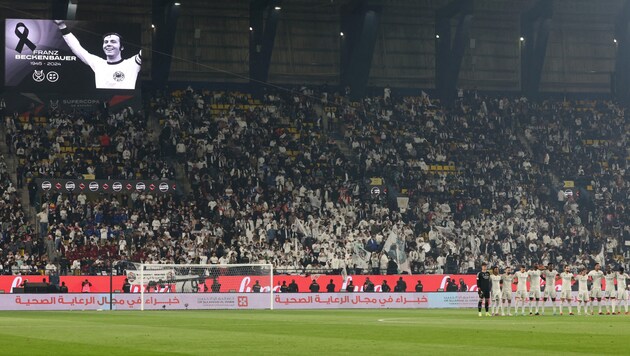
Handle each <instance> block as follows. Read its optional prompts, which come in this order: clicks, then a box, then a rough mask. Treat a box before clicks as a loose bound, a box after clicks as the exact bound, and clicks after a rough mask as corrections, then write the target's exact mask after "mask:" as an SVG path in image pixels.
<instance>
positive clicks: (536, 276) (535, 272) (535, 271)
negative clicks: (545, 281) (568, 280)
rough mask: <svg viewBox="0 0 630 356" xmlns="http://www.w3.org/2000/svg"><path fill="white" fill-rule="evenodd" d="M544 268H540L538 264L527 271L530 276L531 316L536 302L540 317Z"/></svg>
mask: <svg viewBox="0 0 630 356" xmlns="http://www.w3.org/2000/svg"><path fill="white" fill-rule="evenodd" d="M543 268H544V267H542V265H541V266H538V265H537V264H535V263H534V264H533V265H532V268H531V269H530V270H529V271H527V274H528V275H529V315H533V314H532V307H533V305H532V304H533V302H534V301H536V309H535V312H536V315H540V313H539V307H540V297H541V293H540V276H542V271H541V269H543Z"/></svg>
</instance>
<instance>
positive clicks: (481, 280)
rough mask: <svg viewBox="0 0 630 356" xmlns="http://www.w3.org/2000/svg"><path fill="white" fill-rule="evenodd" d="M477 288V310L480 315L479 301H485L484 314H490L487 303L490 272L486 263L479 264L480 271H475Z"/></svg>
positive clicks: (488, 300)
mask: <svg viewBox="0 0 630 356" xmlns="http://www.w3.org/2000/svg"><path fill="white" fill-rule="evenodd" d="M477 288H478V290H479V304H477V310H479V316H481V303H483V302H484V299H485V303H486V316H490V313H488V304H490V272H488V264H487V263H485V262H484V263H482V264H481V272H479V273H477Z"/></svg>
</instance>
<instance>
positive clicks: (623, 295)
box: [617, 267, 630, 315]
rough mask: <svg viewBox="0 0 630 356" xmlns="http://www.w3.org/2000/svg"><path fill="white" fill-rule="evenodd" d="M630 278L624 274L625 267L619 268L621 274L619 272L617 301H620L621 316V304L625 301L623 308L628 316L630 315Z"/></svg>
mask: <svg viewBox="0 0 630 356" xmlns="http://www.w3.org/2000/svg"><path fill="white" fill-rule="evenodd" d="M628 278H630V276H628V274H627V273H625V272H624V270H623V267H619V272H617V300H618V301H619V312H618V314H621V304H622V301H623V304H624V305H623V307H624V308H625V312H626V315H628V287H627V285H628V284H627V280H628Z"/></svg>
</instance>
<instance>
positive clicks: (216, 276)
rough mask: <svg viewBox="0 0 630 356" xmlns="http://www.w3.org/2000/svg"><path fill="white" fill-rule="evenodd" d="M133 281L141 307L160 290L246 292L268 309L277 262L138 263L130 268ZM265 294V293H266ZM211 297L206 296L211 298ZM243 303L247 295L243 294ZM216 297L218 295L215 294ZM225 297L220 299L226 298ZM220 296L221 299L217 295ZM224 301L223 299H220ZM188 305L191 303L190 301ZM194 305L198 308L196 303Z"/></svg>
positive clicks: (166, 292) (198, 293)
mask: <svg viewBox="0 0 630 356" xmlns="http://www.w3.org/2000/svg"><path fill="white" fill-rule="evenodd" d="M126 274H127V279H128V280H129V283H130V284H131V285H132V286H133V287H136V288H135V290H138V289H139V292H140V299H141V306H140V309H141V310H145V302H146V300H147V298H150V297H151V296H155V295H156V293H157V294H161V295H169V293H175V294H177V295H179V293H182V294H185V295H186V297H190V296H198V297H200V298H201V297H204V296H206V297H208V298H209V297H215V296H220V295H222V296H225V297H227V299H229V298H230V297H234V298H235V295H239V296H241V295H243V294H244V293H256V294H254V295H250V294H247V295H248V296H252V297H255V299H256V300H257V301H260V300H261V298H263V299H264V302H263V303H264V304H260V303H259V304H260V305H261V306H262V307H263V308H265V309H273V287H274V283H273V265H272V264H233V265H200V264H141V263H134V264H133V266H129V268H128V269H127V273H126ZM263 295H264V297H263ZM208 298H205V299H206V300H208ZM239 298H240V299H239V303H240V301H241V300H248V299H242V298H243V297H239ZM215 299H216V298H215ZM224 299H225V298H223V299H220V301H224ZM216 300H218V299H216ZM219 304H220V303H219ZM217 305H218V304H208V305H205V306H201V307H197V308H199V309H202V308H203V309H206V308H207V309H219V308H221V306H220V305H218V306H217ZM186 308H188V304H186ZM192 308H195V307H194V306H193V307H192Z"/></svg>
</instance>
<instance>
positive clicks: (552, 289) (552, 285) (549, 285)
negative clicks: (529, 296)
mask: <svg viewBox="0 0 630 356" xmlns="http://www.w3.org/2000/svg"><path fill="white" fill-rule="evenodd" d="M542 277H543V279H544V280H545V291H544V293H543V303H542V315H545V303H546V302H547V299H551V307H552V309H553V315H556V279H557V278H558V271H556V270H555V269H554V268H553V263H549V264H547V269H545V270H544V271H543V273H542Z"/></svg>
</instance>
